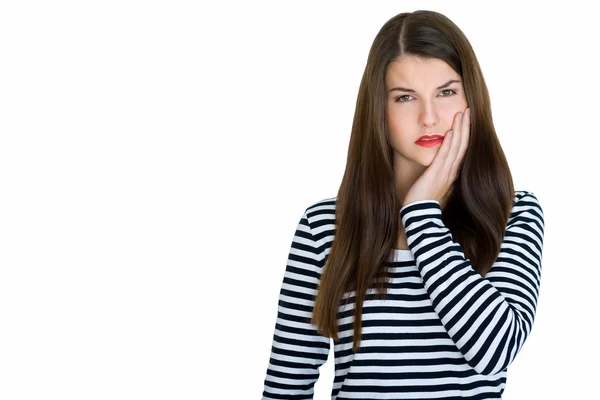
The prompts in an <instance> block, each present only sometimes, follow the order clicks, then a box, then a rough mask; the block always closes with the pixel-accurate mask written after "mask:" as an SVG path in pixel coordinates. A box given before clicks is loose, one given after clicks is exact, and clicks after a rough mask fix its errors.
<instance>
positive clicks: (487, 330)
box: [262, 191, 544, 400]
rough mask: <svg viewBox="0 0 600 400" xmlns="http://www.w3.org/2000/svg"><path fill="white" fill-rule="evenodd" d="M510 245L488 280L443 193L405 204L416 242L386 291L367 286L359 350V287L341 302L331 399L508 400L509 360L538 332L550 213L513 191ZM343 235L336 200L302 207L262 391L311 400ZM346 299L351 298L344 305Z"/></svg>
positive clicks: (396, 256) (326, 343) (397, 257)
mask: <svg viewBox="0 0 600 400" xmlns="http://www.w3.org/2000/svg"><path fill="white" fill-rule="evenodd" d="M514 200H515V202H514V205H513V209H512V213H511V216H510V218H509V220H508V224H507V227H506V231H505V237H504V240H503V243H502V247H501V252H500V254H499V256H498V258H497V260H496V261H495V263H494V265H493V266H492V268H491V269H490V271H489V272H488V273H487V274H486V276H485V278H482V277H481V276H480V275H479V274H478V273H477V272H476V271H475V270H474V269H473V268H472V265H471V263H470V261H469V260H468V259H466V258H465V256H464V254H463V253H462V250H461V247H460V245H459V244H458V243H455V242H453V240H452V235H451V232H450V230H448V229H447V228H446V227H445V226H444V224H443V222H442V218H441V215H442V213H441V209H440V205H439V203H438V202H437V201H434V200H424V201H416V202H412V203H409V204H407V205H405V206H404V207H402V208H401V210H400V218H401V219H402V223H403V224H404V227H405V231H406V236H407V242H408V245H409V248H410V250H394V252H393V254H391V255H390V261H393V264H392V266H391V268H390V277H391V282H390V288H389V291H388V298H387V299H385V300H382V299H377V298H376V297H375V290H374V289H369V291H368V292H367V296H366V298H365V302H364V305H363V317H362V335H361V347H360V349H359V350H358V351H357V352H356V353H354V352H353V351H352V335H353V327H352V321H353V317H352V315H353V308H354V295H355V293H352V292H351V293H346V294H344V297H343V299H342V302H343V303H345V302H346V300H348V303H347V304H345V305H343V306H340V307H339V310H338V311H339V313H338V327H339V329H340V340H339V341H336V342H335V343H334V353H335V356H334V358H335V378H334V382H333V388H332V393H331V398H332V399H334V400H344V399H383V398H385V399H464V398H469V399H500V398H501V396H502V392H503V391H504V388H505V384H506V373H507V367H508V366H509V365H510V363H511V362H512V361H513V360H514V358H515V357H516V355H517V354H518V352H519V351H520V349H521V348H522V346H523V344H524V343H525V340H526V339H527V337H528V336H529V334H530V333H531V329H532V326H533V321H534V317H535V310H536V305H537V298H538V294H539V288H540V278H541V259H542V244H543V234H544V216H543V211H542V208H541V206H540V204H539V202H538V200H537V198H536V196H535V195H534V194H533V193H531V192H526V191H517V192H515V199H514ZM334 235H335V198H329V199H325V200H322V201H320V202H317V203H315V204H313V205H311V206H310V207H308V208H307V209H306V211H305V212H304V214H303V215H302V217H301V219H300V221H299V223H298V226H297V229H296V232H295V234H294V238H293V240H292V245H291V249H290V254H289V257H288V262H287V266H286V270H285V275H284V279H283V283H282V287H281V292H280V295H279V307H278V312H277V320H276V324H275V333H274V336H273V345H272V349H271V356H270V360H269V365H268V368H267V374H266V378H265V381H264V391H263V397H262V398H263V399H312V398H313V391H314V384H315V382H316V381H317V379H318V377H319V367H320V366H321V365H323V363H324V362H325V361H326V360H327V356H328V354H329V350H330V339H329V338H326V337H323V336H321V335H319V334H318V333H317V332H316V329H315V327H314V326H313V325H311V324H310V317H311V315H312V309H313V306H314V297H315V295H316V289H317V285H318V282H319V279H320V276H321V272H322V268H323V265H324V264H325V261H326V260H327V255H328V254H329V251H330V248H331V243H332V241H333V238H334ZM341 304H342V303H341Z"/></svg>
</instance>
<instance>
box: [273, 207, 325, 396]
mask: <svg viewBox="0 0 600 400" xmlns="http://www.w3.org/2000/svg"><path fill="white" fill-rule="evenodd" d="M307 215H308V209H307V210H306V211H305V212H304V214H303V215H302V218H301V219H300V222H299V223H298V226H297V228H296V232H295V234H294V238H293V240H292V245H291V249H290V253H289V257H288V261H287V266H286V270H285V274H284V278H283V283H282V286H281V291H280V294H279V308H278V311H277V320H276V323H275V333H274V335H273V345H272V348H271V357H270V359H269V366H268V369H267V376H266V378H265V381H264V391H263V397H262V398H263V399H298V400H299V399H312V398H313V391H314V385H315V383H316V381H317V379H318V377H319V367H320V366H321V365H323V364H324V363H325V361H326V360H327V356H328V354H329V348H330V338H328V337H324V336H322V335H320V334H319V333H317V331H316V327H315V326H314V325H312V324H311V323H310V319H311V317H312V311H313V306H314V299H315V296H316V293H317V285H318V283H319V279H320V277H321V270H322V263H323V259H322V256H321V251H320V249H319V246H318V245H317V241H316V240H315V238H314V236H313V234H312V230H311V226H310V223H309V220H308V216H307Z"/></svg>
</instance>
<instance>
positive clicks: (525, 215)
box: [508, 190, 544, 227]
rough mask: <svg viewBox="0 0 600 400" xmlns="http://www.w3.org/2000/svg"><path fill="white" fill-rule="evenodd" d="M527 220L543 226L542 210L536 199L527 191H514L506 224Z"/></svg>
mask: <svg viewBox="0 0 600 400" xmlns="http://www.w3.org/2000/svg"><path fill="white" fill-rule="evenodd" d="M523 219H529V220H535V221H537V223H538V225H540V226H542V227H543V225H544V210H543V209H542V204H541V203H540V200H539V199H538V197H537V196H536V195H535V194H534V193H533V192H531V191H528V190H516V191H515V198H514V201H513V207H512V211H511V215H510V218H509V221H508V224H509V225H511V223H512V222H516V221H518V220H523Z"/></svg>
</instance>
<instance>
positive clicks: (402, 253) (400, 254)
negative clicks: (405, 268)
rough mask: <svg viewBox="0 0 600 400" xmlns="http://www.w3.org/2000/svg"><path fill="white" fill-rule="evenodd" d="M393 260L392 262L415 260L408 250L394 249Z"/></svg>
mask: <svg viewBox="0 0 600 400" xmlns="http://www.w3.org/2000/svg"><path fill="white" fill-rule="evenodd" d="M393 258H394V261H412V260H414V259H415V258H414V256H413V253H412V250H410V249H394V251H393Z"/></svg>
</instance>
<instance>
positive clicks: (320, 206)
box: [303, 197, 336, 244]
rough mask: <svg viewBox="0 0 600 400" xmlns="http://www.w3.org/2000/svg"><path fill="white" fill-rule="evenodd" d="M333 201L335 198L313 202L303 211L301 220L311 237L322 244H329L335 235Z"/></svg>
mask: <svg viewBox="0 0 600 400" xmlns="http://www.w3.org/2000/svg"><path fill="white" fill-rule="evenodd" d="M335 200H336V197H328V198H324V199H321V200H318V201H314V202H312V203H310V205H309V206H308V207H306V209H305V210H304V216H303V218H306V223H307V224H308V227H309V228H310V231H311V233H312V235H313V236H314V238H315V240H317V241H321V242H322V243H323V244H325V243H327V242H331V241H332V240H333V235H334V234H335Z"/></svg>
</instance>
